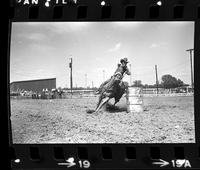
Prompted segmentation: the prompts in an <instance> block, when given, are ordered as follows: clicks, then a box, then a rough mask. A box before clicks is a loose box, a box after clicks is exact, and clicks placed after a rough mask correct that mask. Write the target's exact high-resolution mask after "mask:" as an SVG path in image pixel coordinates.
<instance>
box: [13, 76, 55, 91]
mask: <svg viewBox="0 0 200 170" xmlns="http://www.w3.org/2000/svg"><path fill="white" fill-rule="evenodd" d="M55 88H56V78H50V79H38V80H27V81H14V82H12V83H10V91H11V92H16V91H19V90H26V91H33V92H42V90H43V89H45V90H46V89H48V90H51V89H55Z"/></svg>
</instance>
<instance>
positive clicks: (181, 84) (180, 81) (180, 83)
mask: <svg viewBox="0 0 200 170" xmlns="http://www.w3.org/2000/svg"><path fill="white" fill-rule="evenodd" d="M177 84H178V87H181V86H184V85H185V84H184V83H183V81H182V80H180V79H178V80H177Z"/></svg>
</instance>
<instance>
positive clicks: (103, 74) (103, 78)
mask: <svg viewBox="0 0 200 170" xmlns="http://www.w3.org/2000/svg"><path fill="white" fill-rule="evenodd" d="M104 81H105V70H103V82H104Z"/></svg>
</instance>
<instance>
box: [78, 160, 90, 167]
mask: <svg viewBox="0 0 200 170" xmlns="http://www.w3.org/2000/svg"><path fill="white" fill-rule="evenodd" d="M78 162H79V165H80V168H89V167H90V162H89V161H88V160H84V161H78Z"/></svg>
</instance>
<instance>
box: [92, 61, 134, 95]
mask: <svg viewBox="0 0 200 170" xmlns="http://www.w3.org/2000/svg"><path fill="white" fill-rule="evenodd" d="M120 63H121V64H118V68H117V69H116V71H115V72H114V75H113V76H114V77H117V78H118V79H119V80H120V81H121V80H122V78H123V77H124V75H125V74H127V75H131V73H130V71H129V69H128V67H127V63H128V59H127V58H123V59H121V60H120ZM113 76H111V78H112V77H113ZM111 78H110V79H108V80H106V81H105V82H103V83H102V84H101V85H100V87H99V89H98V90H97V91H96V94H99V93H100V90H101V88H102V87H103V86H104V85H106V84H107V83H108V82H109V81H110V80H111Z"/></svg>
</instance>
